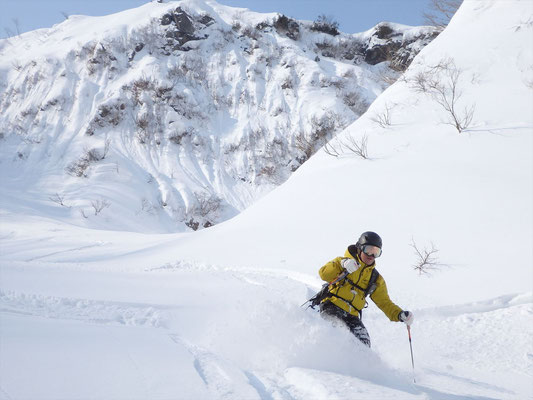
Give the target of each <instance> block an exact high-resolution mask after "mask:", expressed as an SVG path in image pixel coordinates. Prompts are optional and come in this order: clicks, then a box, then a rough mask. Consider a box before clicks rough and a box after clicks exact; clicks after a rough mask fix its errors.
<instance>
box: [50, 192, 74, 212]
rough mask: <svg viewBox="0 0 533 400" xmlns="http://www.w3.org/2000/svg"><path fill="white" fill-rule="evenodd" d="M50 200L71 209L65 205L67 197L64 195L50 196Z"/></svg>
mask: <svg viewBox="0 0 533 400" xmlns="http://www.w3.org/2000/svg"><path fill="white" fill-rule="evenodd" d="M49 199H50V200H52V201H53V202H54V203H57V204H59V205H60V206H63V207H67V208H68V207H69V206H67V205H66V204H65V196H64V195H63V194H59V193H55V194H54V195H53V196H50V197H49Z"/></svg>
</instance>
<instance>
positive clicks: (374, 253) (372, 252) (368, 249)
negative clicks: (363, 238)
mask: <svg viewBox="0 0 533 400" xmlns="http://www.w3.org/2000/svg"><path fill="white" fill-rule="evenodd" d="M361 250H362V251H363V253H365V254H366V255H367V256H369V257H374V258H378V257H379V256H380V255H381V249H380V248H379V247H377V246H372V245H370V244H365V245H364V246H363V247H362V248H361Z"/></svg>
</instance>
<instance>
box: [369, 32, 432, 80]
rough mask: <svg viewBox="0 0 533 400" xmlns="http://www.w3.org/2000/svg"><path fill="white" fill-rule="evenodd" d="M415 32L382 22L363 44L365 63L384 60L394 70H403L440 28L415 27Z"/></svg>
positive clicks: (376, 62) (372, 63) (375, 62)
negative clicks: (407, 31) (416, 30)
mask: <svg viewBox="0 0 533 400" xmlns="http://www.w3.org/2000/svg"><path fill="white" fill-rule="evenodd" d="M416 29H418V30H419V32H418V33H417V34H412V32H409V34H406V31H405V30H398V29H395V26H394V24H388V23H387V22H382V23H380V24H378V25H376V26H375V27H374V32H373V33H372V35H371V36H370V38H369V40H368V41H367V42H366V43H365V44H364V45H363V48H362V55H363V58H364V61H365V62H366V63H367V64H370V65H375V64H379V63H382V62H385V61H388V62H389V63H390V67H391V68H392V69H394V70H396V71H405V70H406V69H407V67H408V66H409V64H411V61H413V58H414V57H415V56H416V55H417V54H418V52H419V51H420V50H421V49H422V48H424V47H425V46H426V45H427V44H429V43H430V42H431V41H432V40H433V39H435V38H436V37H437V36H438V35H439V33H440V30H439V29H438V28H434V27H427V28H426V29H421V28H416Z"/></svg>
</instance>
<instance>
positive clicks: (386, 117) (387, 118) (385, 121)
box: [370, 104, 393, 128]
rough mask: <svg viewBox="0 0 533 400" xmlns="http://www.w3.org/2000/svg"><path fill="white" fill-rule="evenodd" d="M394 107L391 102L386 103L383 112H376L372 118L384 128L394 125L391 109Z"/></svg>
mask: <svg viewBox="0 0 533 400" xmlns="http://www.w3.org/2000/svg"><path fill="white" fill-rule="evenodd" d="M392 109H393V107H392V106H391V105H389V104H385V108H384V109H383V110H381V112H379V113H377V114H375V115H374V116H373V117H371V118H370V119H371V120H372V121H374V122H375V123H376V124H378V125H379V126H381V127H382V128H388V127H389V126H391V125H392V118H391V111H392Z"/></svg>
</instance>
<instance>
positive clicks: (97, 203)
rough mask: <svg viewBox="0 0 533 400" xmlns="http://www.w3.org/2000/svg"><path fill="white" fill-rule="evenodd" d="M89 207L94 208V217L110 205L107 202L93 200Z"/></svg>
mask: <svg viewBox="0 0 533 400" xmlns="http://www.w3.org/2000/svg"><path fill="white" fill-rule="evenodd" d="M91 206H93V208H94V215H98V214H99V213H100V212H101V211H102V210H103V209H104V208H107V207H109V206H111V203H110V202H109V201H107V200H104V199H101V200H93V201H91Z"/></svg>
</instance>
